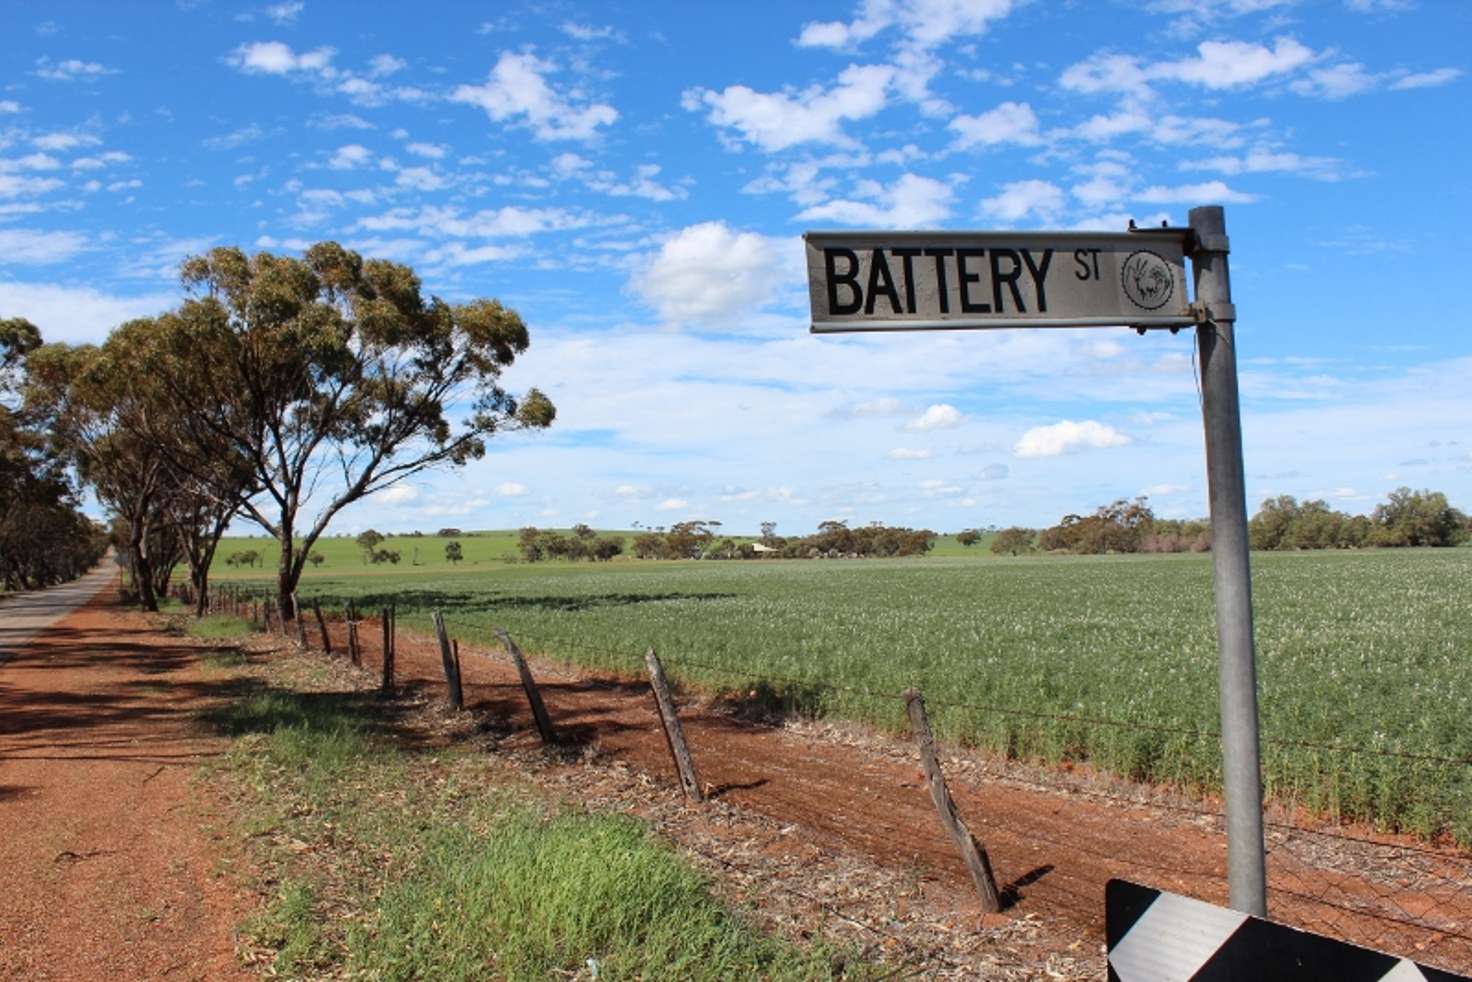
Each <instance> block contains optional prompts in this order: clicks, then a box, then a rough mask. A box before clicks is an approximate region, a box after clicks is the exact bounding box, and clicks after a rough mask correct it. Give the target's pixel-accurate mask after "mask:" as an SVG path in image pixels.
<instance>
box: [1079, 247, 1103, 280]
mask: <svg viewBox="0 0 1472 982" xmlns="http://www.w3.org/2000/svg"><path fill="white" fill-rule="evenodd" d="M1099 252H1100V250H1098V249H1075V250H1073V261H1074V262H1075V263H1077V264H1078V269H1076V270H1074V271H1073V275H1074V276H1076V277H1077V278H1079V279H1081V280H1097V279H1098V278H1099ZM1091 267H1092V268H1091Z"/></svg>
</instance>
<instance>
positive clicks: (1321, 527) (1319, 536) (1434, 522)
mask: <svg viewBox="0 0 1472 982" xmlns="http://www.w3.org/2000/svg"><path fill="white" fill-rule="evenodd" d="M1247 530H1248V535H1249V537H1250V541H1251V546H1252V548H1253V549H1260V550H1285V549H1360V548H1375V547H1395V546H1455V545H1458V544H1460V543H1462V542H1465V541H1468V539H1469V538H1472V520H1469V518H1468V516H1467V515H1465V514H1464V513H1462V512H1461V511H1459V510H1457V509H1456V508H1453V507H1452V506H1451V505H1450V504H1448V502H1447V498H1446V495H1445V494H1443V493H1441V492H1440V491H1413V490H1411V489H1410V488H1406V487H1402V488H1398V489H1396V490H1395V491H1392V492H1391V493H1390V495H1389V498H1388V500H1387V501H1385V502H1383V503H1382V504H1380V505H1377V506H1376V508H1375V510H1374V511H1373V512H1372V513H1371V514H1369V515H1350V514H1347V513H1345V512H1341V511H1335V510H1334V509H1332V508H1330V507H1329V505H1328V504H1327V503H1326V502H1324V501H1318V500H1311V501H1304V502H1299V501H1297V500H1296V499H1295V498H1293V497H1292V496H1291V495H1280V496H1278V497H1276V498H1269V499H1267V500H1266V501H1264V502H1263V503H1262V507H1261V508H1260V509H1259V510H1258V512H1257V514H1256V515H1254V516H1253V517H1252V519H1251V520H1250V521H1249V522H1248V523H1247ZM1032 535H1033V533H1031V531H1030V530H1027V529H1004V530H1003V531H1002V532H1000V533H998V535H997V537H996V538H994V539H993V540H992V551H993V552H1010V553H1011V554H1013V555H1016V554H1017V553H1018V552H1026V551H1028V550H1030V549H1031V548H1032ZM1036 548H1038V549H1041V550H1043V551H1045V552H1070V553H1076V554H1098V553H1111V552H1117V553H1129V552H1187V551H1189V552H1205V551H1207V550H1209V549H1210V548H1211V521H1210V520H1209V519H1205V518H1197V519H1186V520H1179V519H1163V518H1158V517H1157V516H1156V515H1155V513H1154V512H1153V511H1152V510H1151V509H1150V506H1149V503H1148V501H1147V499H1145V498H1143V497H1139V498H1135V499H1133V500H1127V499H1123V498H1121V499H1119V500H1117V501H1114V502H1111V503H1110V504H1107V505H1103V506H1101V507H1100V508H1099V509H1098V510H1097V511H1095V512H1094V514H1092V515H1087V516H1083V515H1065V516H1064V517H1063V520H1062V521H1060V522H1059V523H1058V524H1057V525H1054V526H1052V527H1051V528H1045V529H1043V530H1041V531H1040V532H1038V533H1036Z"/></svg>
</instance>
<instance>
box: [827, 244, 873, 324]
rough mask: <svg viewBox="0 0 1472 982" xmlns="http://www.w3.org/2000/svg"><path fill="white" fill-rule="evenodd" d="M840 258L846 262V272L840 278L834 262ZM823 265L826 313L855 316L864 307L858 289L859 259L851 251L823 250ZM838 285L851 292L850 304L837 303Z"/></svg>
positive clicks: (861, 295)
mask: <svg viewBox="0 0 1472 982" xmlns="http://www.w3.org/2000/svg"><path fill="white" fill-rule="evenodd" d="M840 257H842V258H844V259H847V260H848V271H847V272H845V273H844V274H843V275H842V276H839V275H838V264H837V263H836V262H834V260H836V259H838V258H840ZM823 265H824V267H825V272H826V273H827V280H828V313H830V314H857V313H858V312H859V308H860V307H862V306H863V305H864V294H863V293H862V292H861V291H860V289H859V257H858V256H857V255H855V254H854V251H853V250H852V249H824V250H823ZM839 284H843V285H844V286H847V287H848V288H849V289H850V290H852V291H853V295H854V298H853V302H852V303H839V302H838V287H839Z"/></svg>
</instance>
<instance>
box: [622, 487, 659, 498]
mask: <svg viewBox="0 0 1472 982" xmlns="http://www.w3.org/2000/svg"><path fill="white" fill-rule="evenodd" d="M652 492H653V489H652V488H650V487H648V486H647V485H643V484H620V485H619V486H618V487H616V488H614V489H613V493H614V494H616V495H618V496H619V497H620V498H647V497H649V495H650V494H651V493H652Z"/></svg>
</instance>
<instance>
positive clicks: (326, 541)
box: [212, 529, 992, 579]
mask: <svg viewBox="0 0 1472 982" xmlns="http://www.w3.org/2000/svg"><path fill="white" fill-rule="evenodd" d="M557 531H561V532H564V533H566V532H567V531H568V530H567V529H558V530H557ZM641 531H642V529H632V530H631V529H620V530H613V531H606V532H600V533H599V534H600V535H621V536H623V537H624V547H625V548H626V549H627V548H628V547H629V546H630V545H632V543H633V540H634V536H636V535H638V534H639V533H640V532H641ZM453 538H454V540H455V541H456V542H459V543H460V549H461V553H462V555H463V556H464V558H463V559H462V560H461V561H460V562H458V563H452V562H450V561H449V560H447V559H446V558H445V544H446V543H448V542H449V541H450V538H447V537H442V536H438V535H423V536H415V535H391V536H389V537H388V538H387V539H385V540H384V541H383V543H382V544H380V545H379V547H378V548H380V549H390V550H393V551H395V552H398V553H399V557H400V558H399V562H398V564H397V565H390V566H383V565H378V566H374V565H373V564H371V563H369V562H368V561H367V560H366V559H365V558H364V556H363V551H362V550H361V549H359V548H358V544H357V543H356V542H354V541H353V538H352V536H348V537H346V538H343V537H331V538H323V539H318V540H317V543H316V544H315V545H314V546H313V547H312V551H313V552H317V553H321V554H322V565H321V566H319V567H313V571H314V573H322V574H330V575H333V576H347V575H358V574H361V573H369V574H373V575H381V574H384V573H385V572H389V573H396V574H397V573H406V572H409V571H431V570H434V571H444V570H455V569H465V568H466V567H472V568H473V567H477V566H500V565H504V564H507V563H510V562H514V561H516V560H517V558H518V557H519V555H520V554H519V553H518V552H517V549H516V538H517V532H516V531H515V530H507V529H502V530H497V531H490V532H467V533H466V534H464V535H457V536H454V537H453ZM732 538H733V539H735V540H736V541H737V542H750V541H755V539H754V537H752V536H743V535H733V536H732ZM991 540H992V536H991V535H984V536H982V538H981V541H980V542H977V543H976V544H974V545H972V546H970V547H967V546H963V545H961V543H959V542H957V541H956V537H955V536H954V535H942V536H939V537H938V538H937V539H936V540H935V548H934V549H932V550H931V553H930V555H931V556H933V557H947V556H951V557H954V556H968V557H972V558H982V557H987V556H990V555H991V553H990V552H989V551H988V546H989V545H990V544H991ZM246 550H253V551H255V552H256V553H259V555H260V559H258V560H257V564H256V566H255V567H254V568H251V567H239V568H237V567H234V566H231V565H229V564H228V563H227V562H226V560H227V559H228V558H229V557H230V555H231V554H233V553H237V552H244V551H246ZM280 556H281V550H280V549H279V548H278V547H277V545H276V540H275V539H269V538H264V537H261V536H231V537H228V538H225V539H222V540H221V542H220V548H219V550H218V551H217V552H216V555H215V564H214V568H213V570H212V573H213V575H215V576H219V577H222V578H232V577H235V578H244V579H249V578H252V577H257V576H260V575H261V574H262V572H263V571H265V570H274V569H275V568H276V563H277V561H278V559H279V558H280ZM634 561H635V560H633V559H631V558H629V557H627V556H625V557H620V558H619V559H616V560H614V562H634Z"/></svg>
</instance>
